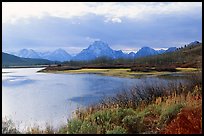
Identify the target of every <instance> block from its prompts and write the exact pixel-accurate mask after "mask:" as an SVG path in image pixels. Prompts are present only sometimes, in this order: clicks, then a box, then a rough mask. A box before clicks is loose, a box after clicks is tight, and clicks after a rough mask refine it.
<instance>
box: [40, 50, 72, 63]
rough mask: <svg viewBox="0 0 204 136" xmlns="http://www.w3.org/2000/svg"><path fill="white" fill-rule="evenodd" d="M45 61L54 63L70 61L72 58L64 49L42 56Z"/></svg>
mask: <svg viewBox="0 0 204 136" xmlns="http://www.w3.org/2000/svg"><path fill="white" fill-rule="evenodd" d="M41 57H42V58H44V59H48V60H52V61H69V60H70V59H71V58H72V56H71V55H70V54H68V53H67V52H66V51H65V50H63V49H57V50H55V51H54V52H46V53H44V54H42V56H41Z"/></svg>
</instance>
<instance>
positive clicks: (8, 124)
mask: <svg viewBox="0 0 204 136" xmlns="http://www.w3.org/2000/svg"><path fill="white" fill-rule="evenodd" d="M19 133H20V132H19V131H18V130H17V129H16V128H15V125H14V123H13V122H12V121H11V120H10V119H8V120H2V134H19Z"/></svg>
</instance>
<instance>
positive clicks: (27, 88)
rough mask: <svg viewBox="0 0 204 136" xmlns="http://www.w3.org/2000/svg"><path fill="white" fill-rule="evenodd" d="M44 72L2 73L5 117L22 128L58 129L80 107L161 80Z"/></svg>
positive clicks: (28, 70)
mask: <svg viewBox="0 0 204 136" xmlns="http://www.w3.org/2000/svg"><path fill="white" fill-rule="evenodd" d="M40 69H42V68H15V69H2V117H5V116H7V117H9V118H11V119H12V120H14V122H15V123H16V124H17V125H19V128H20V129H23V126H29V125H33V124H36V125H41V126H43V125H44V124H45V123H46V122H47V123H50V124H52V125H53V126H54V127H58V126H59V125H62V124H64V123H66V120H67V118H69V117H70V116H71V113H72V112H73V111H74V110H75V109H76V108H77V107H81V106H86V105H88V104H92V103H95V102H98V101H99V100H100V99H101V98H103V97H104V96H111V95H114V94H116V92H118V91H121V89H127V88H131V87H132V86H134V85H136V84H144V83H145V82H146V81H152V80H153V82H155V83H156V82H157V83H161V82H169V81H167V80H164V79H159V78H155V77H154V78H142V79H129V78H118V77H108V76H101V75H96V74H51V73H37V71H38V70H40Z"/></svg>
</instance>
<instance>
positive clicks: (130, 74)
mask: <svg viewBox="0 0 204 136" xmlns="http://www.w3.org/2000/svg"><path fill="white" fill-rule="evenodd" d="M176 70H177V72H169V71H155V70H152V71H149V72H142V71H131V69H130V68H109V69H108V68H103V69H101V68H76V69H70V70H57V69H53V70H47V69H43V70H41V71H40V72H45V73H69V74H100V75H104V76H116V77H127V78H140V77H142V76H163V75H169V74H172V73H177V74H186V73H193V72H197V71H199V69H197V68H176Z"/></svg>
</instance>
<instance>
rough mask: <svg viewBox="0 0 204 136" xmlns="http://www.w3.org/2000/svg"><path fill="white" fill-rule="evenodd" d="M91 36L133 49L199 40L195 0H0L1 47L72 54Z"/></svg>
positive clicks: (198, 12)
mask: <svg viewBox="0 0 204 136" xmlns="http://www.w3.org/2000/svg"><path fill="white" fill-rule="evenodd" d="M96 40H101V41H104V42H106V43H108V44H109V46H110V47H111V48H112V49H114V50H122V51H123V52H127V53H128V52H131V51H133V52H135V51H137V50H138V49H140V48H141V47H144V46H149V47H151V48H154V49H166V48H168V47H173V46H174V47H180V46H184V45H185V44H188V43H190V42H193V41H196V40H197V41H200V42H202V3H201V2H163V3H162V2H127V3H126V2H85V3H82V2H76V3H74V2H72V3H71V2H57V3H55V2H17V3H15V2H3V3H2V50H3V51H4V52H16V51H19V50H21V49H24V48H26V49H34V50H36V51H41V52H44V51H53V50H55V49H58V48H62V49H64V50H66V51H67V52H68V53H70V54H72V55H74V54H77V53H79V52H80V51H81V50H82V49H84V48H87V47H88V46H89V45H90V44H91V43H93V42H94V41H96Z"/></svg>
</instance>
